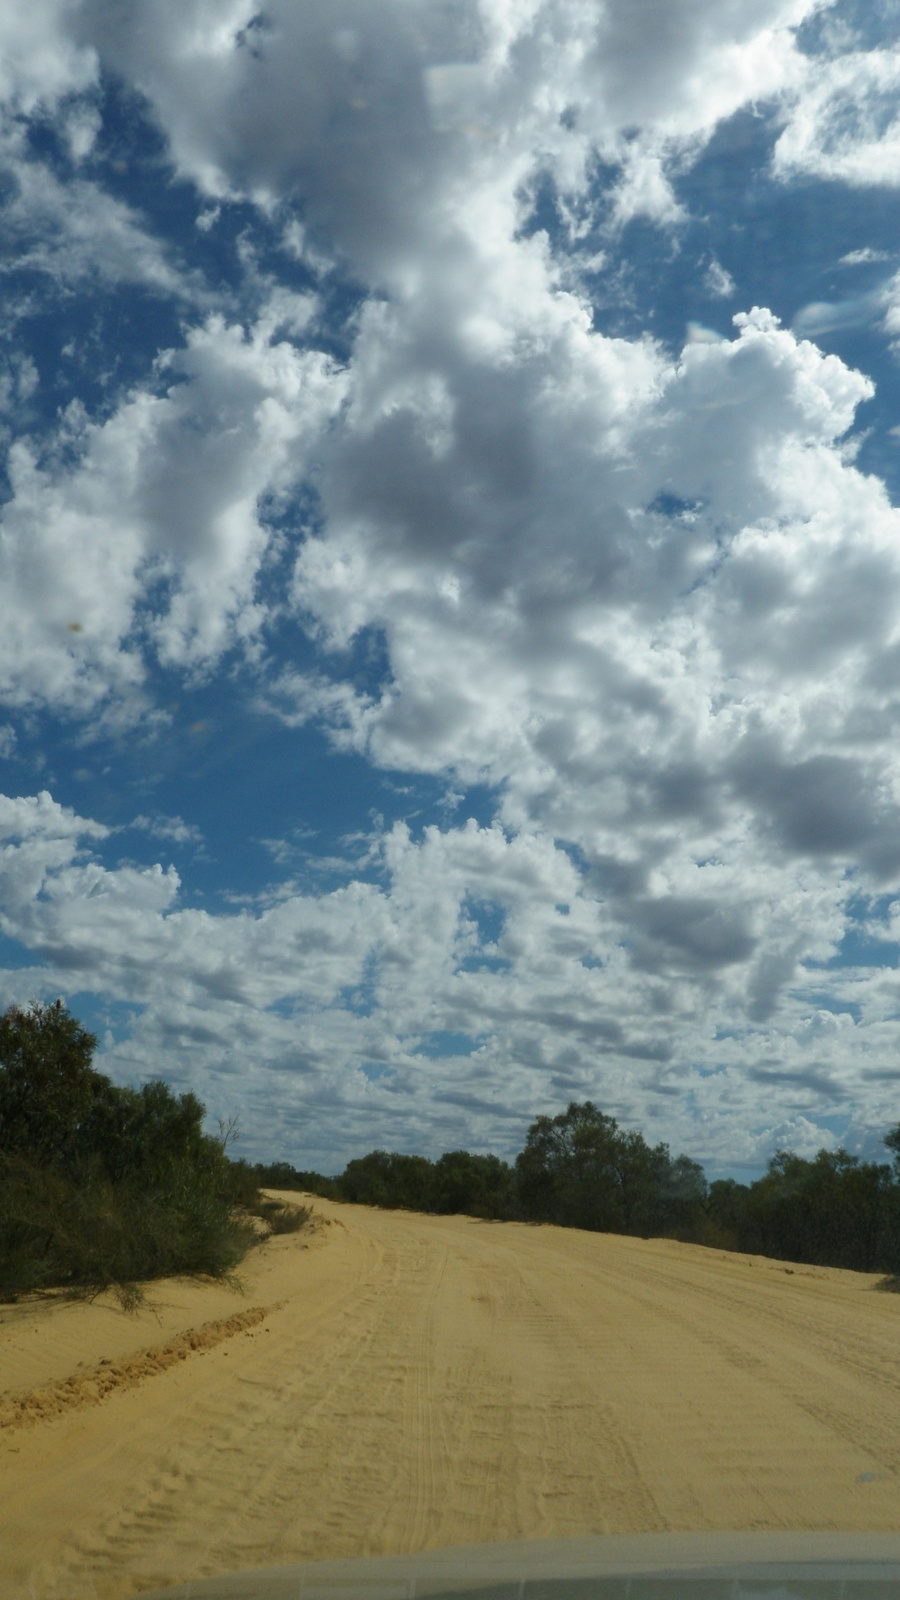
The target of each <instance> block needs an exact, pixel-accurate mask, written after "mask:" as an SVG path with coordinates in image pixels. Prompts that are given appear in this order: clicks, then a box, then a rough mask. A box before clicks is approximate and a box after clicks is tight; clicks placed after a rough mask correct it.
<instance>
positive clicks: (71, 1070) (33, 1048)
mask: <svg viewBox="0 0 900 1600" xmlns="http://www.w3.org/2000/svg"><path fill="white" fill-rule="evenodd" d="M96 1047H97V1040H96V1039H95V1037H94V1035H93V1034H92V1033H88V1032H87V1031H86V1029H84V1028H82V1027H81V1024H80V1023H78V1022H76V1020H75V1018H74V1017H72V1016H70V1015H69V1013H68V1011H67V1010H66V1008H65V1007H64V1006H63V1005H62V1003H61V1001H59V1000H58V1001H57V1002H56V1004H55V1005H52V1006H43V1005H32V1006H30V1007H29V1008H28V1009H27V1010H22V1009H21V1008H20V1007H19V1006H10V1008H9V1010H8V1011H6V1012H4V1014H3V1015H2V1016H0V1069H2V1070H0V1152H2V1153H4V1154H7V1155H9V1154H13V1153H15V1152H22V1153H27V1154H28V1155H30V1156H33V1157H34V1158H35V1159H36V1160H44V1161H48V1160H49V1161H56V1160H59V1159H60V1158H61V1157H62V1156H63V1155H64V1154H65V1153H66V1151H67V1150H68V1149H69V1148H70V1146H71V1142H72V1139H73V1136H74V1135H75V1134H76V1133H77V1131H78V1129H79V1127H80V1126H81V1125H82V1123H83V1122H84V1120H85V1118H86V1117H87V1116H88V1114H89V1112H90V1110H91V1107H92V1106H93V1104H94V1102H95V1100H96V1099H97V1096H98V1095H99V1094H100V1093H101V1092H102V1086H103V1084H104V1083H105V1081H106V1080H105V1079H104V1078H102V1077H101V1075H100V1073H99V1072H95V1071H94V1069H93V1067H92V1066H91V1059H92V1057H93V1054H94V1051H95V1049H96Z"/></svg>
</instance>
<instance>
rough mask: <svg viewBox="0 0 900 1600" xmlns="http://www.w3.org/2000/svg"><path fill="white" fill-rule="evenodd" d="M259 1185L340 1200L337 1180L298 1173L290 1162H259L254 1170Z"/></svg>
mask: <svg viewBox="0 0 900 1600" xmlns="http://www.w3.org/2000/svg"><path fill="white" fill-rule="evenodd" d="M252 1171H253V1174H254V1177H255V1179H256V1182H257V1184H260V1185H262V1186H263V1187H265V1188H266V1189H301V1190H302V1191H303V1193H304V1194H318V1195H322V1197H323V1198H324V1199H326V1200H339V1199H340V1198H341V1196H340V1194H339V1192H338V1180H337V1178H323V1176H322V1174H321V1173H320V1172H298V1171H297V1168H296V1167H292V1166H291V1164H290V1162H289V1161H270V1162H268V1163H265V1162H262V1161H259V1162H257V1164H256V1166H255V1167H253V1168H252Z"/></svg>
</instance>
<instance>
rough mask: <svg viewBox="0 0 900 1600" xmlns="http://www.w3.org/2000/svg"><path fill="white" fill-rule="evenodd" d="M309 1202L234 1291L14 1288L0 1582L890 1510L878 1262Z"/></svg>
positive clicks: (8, 1596) (897, 1506) (44, 1592)
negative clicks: (304, 1214)
mask: <svg viewBox="0 0 900 1600" xmlns="http://www.w3.org/2000/svg"><path fill="white" fill-rule="evenodd" d="M291 1198H296V1197H291ZM313 1204H314V1208H315V1213H316V1216H317V1218H318V1224H319V1225H318V1228H317V1231H316V1232H315V1233H313V1234H311V1235H310V1234H294V1235H286V1236H283V1237H281V1238H278V1239H273V1240H271V1241H270V1242H269V1243H268V1244H266V1245H265V1246H264V1247H263V1248H262V1249H260V1250H258V1251H256V1252H255V1253H254V1254H253V1256H252V1257H251V1258H249V1259H248V1261H247V1262H246V1263H245V1265H244V1267H243V1269H242V1274H243V1292H239V1291H238V1290H236V1289H229V1288H227V1287H223V1286H221V1285H215V1286H207V1285H203V1284H197V1283H192V1282H186V1281H182V1280H170V1281H166V1282H164V1283H161V1284H156V1285H154V1286H152V1288H151V1291H150V1301H149V1304H148V1305H147V1306H146V1307H145V1308H144V1309H142V1310H141V1311H140V1312H139V1313H138V1314H136V1315H131V1316H129V1315H126V1314H125V1313H124V1312H122V1311H121V1310H120V1309H119V1308H118V1307H117V1305H116V1304H115V1302H114V1301H113V1300H111V1299H107V1298H104V1299H103V1300H101V1301H96V1302H94V1303H93V1304H83V1303H82V1304H71V1303H65V1302H63V1301H53V1302H52V1303H48V1302H46V1301H43V1302H32V1303H28V1304H20V1305H17V1306H7V1307H0V1596H2V1597H3V1600H19V1597H21V1600H25V1597H26V1596H27V1597H28V1600H120V1597H124V1596H127V1595H132V1594H135V1593H139V1592H140V1591H141V1590H142V1589H144V1590H146V1589H153V1588H161V1587H164V1586H165V1585H168V1584H175V1583H178V1582H184V1581H185V1580H188V1579H193V1578H200V1577H206V1576H211V1575H213V1574H216V1573H221V1572H228V1571H232V1570H234V1569H238V1568H244V1567H253V1566H261V1565H265V1564H268V1563H273V1564H284V1563H289V1562H294V1561H298V1562H299V1561H309V1560H319V1559H326V1558H332V1557H355V1556H376V1555H394V1554H396V1555H401V1554H405V1553H407V1552H415V1551H422V1550H430V1549H438V1548H440V1547H442V1546H445V1545H453V1544H465V1543H474V1542H477V1541H489V1540H491V1541H492V1540H505V1539H522V1538H529V1539H531V1538H550V1537H560V1536H573V1535H583V1534H594V1533H637V1532H648V1531H653V1530H666V1529H668V1530H716V1529H742V1530H743V1529H844V1530H851V1529H861V1530H873V1531H874V1530H900V1295H896V1294H889V1293H883V1292H879V1290H878V1288H877V1287H876V1285H877V1282H878V1280H877V1279H876V1278H873V1277H869V1276H867V1275H865V1274H861V1273H851V1272H841V1271H836V1270H830V1269H824V1268H815V1267H804V1266H796V1267H794V1268H790V1267H788V1266H786V1265H785V1264H784V1263H780V1262H773V1261H766V1260H763V1259H760V1258H758V1257H754V1258H748V1257H746V1256H733V1255H725V1254H723V1253H721V1252H719V1251H716V1250H706V1249H701V1248H699V1247H697V1246H692V1245H680V1244H677V1243H674V1242H671V1241H666V1240H651V1241H644V1240H640V1239H622V1238H616V1237H614V1236H610V1235H604V1234H588V1233H579V1232H576V1231H574V1230H563V1229H559V1228H551V1227H527V1226H524V1225H520V1224H513V1223H483V1222H478V1221H474V1220H471V1219H468V1218H463V1217H424V1216H419V1215H415V1214H413V1213H405V1212H392V1211H375V1210H369V1209H367V1208H364V1207H358V1206H342V1205H332V1204H329V1203H327V1202H325V1201H318V1200H317V1201H315V1202H313Z"/></svg>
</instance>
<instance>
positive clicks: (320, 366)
mask: <svg viewBox="0 0 900 1600" xmlns="http://www.w3.org/2000/svg"><path fill="white" fill-rule="evenodd" d="M284 314H285V313H284V310H283V308H282V307H280V305H279V306H277V307H276V310H275V313H274V314H273V315H272V316H269V317H268V320H267V314H266V312H265V311H264V312H263V314H262V318H261V322H260V324H259V326H258V327H257V328H256V329H254V330H251V332H250V333H249V334H245V333H244V332H243V331H242V330H241V329H240V328H237V327H233V326H228V325H227V324H225V323H224V322H223V321H222V320H221V319H219V318H211V319H209V320H208V321H207V322H206V323H205V324H204V325H203V326H201V327H199V328H195V329H194V330H192V331H191V332H190V334H189V335H188V343H187V348H186V349H185V350H183V351H180V352H174V353H170V354H169V356H168V357H167V358H166V359H165V360H164V361H161V362H160V374H159V376H160V387H161V388H162V392H161V393H152V392H149V391H147V390H138V391H137V392H135V393H134V394H132V395H131V396H129V397H128V398H126V399H125V400H124V401H123V403H122V404H121V405H120V407H119V408H118V410H117V411H115V412H114V413H113V415H112V416H111V417H110V418H109V420H108V421H106V422H103V423H92V422H90V421H89V420H88V419H87V418H86V417H85V416H84V415H83V412H81V411H79V409H78V408H77V407H75V408H70V411H69V412H68V413H67V415H66V416H65V417H64V418H63V420H62V425H61V428H60V430H59V432H58V434H57V437H56V439H55V441H53V443H54V445H55V448H56V452H57V459H56V461H54V454H53V451H50V452H48V451H47V447H46V444H45V445H44V449H43V452H42V455H41V456H40V457H38V455H37V453H36V450H35V448H34V446H33V445H31V444H30V442H29V441H27V440H24V439H20V440H18V441H16V443H15V444H14V445H13V446H12V448H11V451H10V457H9V474H10V479H11V483H12V489H13V494H12V498H11V499H10V500H9V501H7V503H6V505H5V506H4V507H3V510H2V517H0V522H2V527H3V532H4V540H3V545H2V550H0V573H2V581H0V615H2V619H3V621H2V644H0V684H2V690H3V694H4V696H5V697H6V699H7V700H8V702H9V703H11V704H18V705H20V706H22V705H29V704H35V703H40V702H42V701H52V702H53V703H54V704H55V705H57V706H58V707H63V706H66V707H68V708H69V709H71V710H73V711H75V712H84V711H86V710H89V709H91V708H92V707H94V706H96V705H97V704H98V703H99V702H102V700H103V699H104V698H105V697H106V696H108V695H109V694H110V693H114V694H116V695H118V696H122V697H124V698H125V699H126V700H128V699H130V698H132V697H134V696H135V694H136V693H138V691H139V686H140V683H141V679H142V675H143V665H142V660H143V656H142V652H143V650H144V649H145V648H150V649H152V650H154V651H155V652H157V653H158V655H159V656H160V657H161V658H162V659H163V660H165V661H166V662H169V663H172V664H177V665H179V666H182V667H184V666H188V667H190V666H192V665H195V664H202V663H206V662H210V661H214V660H215V659H216V658H217V657H218V656H219V655H221V653H222V652H223V651H225V650H226V649H228V648H229V647H230V646H232V645H233V644H235V643H242V644H244V645H246V646H249V645H251V644H252V641H253V638H254V635H255V633H256V630H257V628H258V626H259V622H260V620H261V617H262V613H261V611H260V610H259V607H258V605H257V603H256V600H255V596H254V586H255V582H256V578H257V574H258V571H259V567H260V564H261V562H262V560H263V558H264V556H265V553H266V551H267V548H268V546H269V543H270V539H271V534H270V531H269V530H268V528H267V526H266V525H265V523H264V522H263V521H262V520H261V512H260V508H259V501H260V497H261V496H263V495H266V496H268V497H270V498H271V497H274V496H276V495H277V494H278V493H279V491H282V492H283V490H284V489H285V488H286V487H287V485H288V484H290V483H292V482H293V481H294V480H295V477H297V476H299V475H300V474H301V473H302V469H303V461H304V450H305V449H306V448H308V446H309V443H310V442H311V441H313V440H315V439H316V438H317V437H318V434H319V430H320V429H321V427H322V426H323V423H324V422H325V420H326V419H327V417H328V416H329V415H330V414H331V413H332V412H333V411H334V409H335V408H336V407H337V406H338V405H339V403H340V396H341V389H342V386H341V379H340V376H339V374H338V373H337V372H336V371H335V370H334V369H333V367H332V365H331V363H330V362H329V361H328V360H327V359H326V358H324V357H322V356H321V355H319V354H318V353H316V352H315V351H312V352H309V351H306V352H303V351H298V350H297V349H296V348H295V347H294V345H293V344H290V343H287V342H286V341H284V340H283V339H282V340H279V339H278V337H277V329H276V324H279V325H280V323H281V322H282V320H283V317H284ZM270 335H271V336H272V337H270ZM167 383H169V384H170V387H163V385H165V384H167ZM73 455H74V456H75V458H76V464H75V465H74V466H72V465H71V464H70V463H71V458H72V456H73ZM137 703H140V702H139V700H138V702H137Z"/></svg>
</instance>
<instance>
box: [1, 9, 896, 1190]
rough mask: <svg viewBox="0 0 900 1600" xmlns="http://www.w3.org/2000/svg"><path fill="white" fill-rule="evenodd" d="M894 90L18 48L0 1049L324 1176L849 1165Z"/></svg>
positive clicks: (871, 1099) (891, 299) (418, 24)
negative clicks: (466, 1165) (619, 1154)
mask: <svg viewBox="0 0 900 1600" xmlns="http://www.w3.org/2000/svg"><path fill="white" fill-rule="evenodd" d="M648 16H649V17H650V18H651V20H653V26H652V27H648V26H646V21H647V18H648ZM898 33H900V27H898V19H897V17H896V15H894V14H892V12H891V10H890V8H888V7H887V6H885V7H880V6H874V7H873V6H863V5H862V4H861V3H860V0H835V3H833V4H830V3H827V0H752V3H751V0H736V3H735V4H733V5H730V6H728V7H726V8H723V7H722V6H720V5H718V4H717V3H716V0H671V3H670V4H668V5H667V6H665V7H663V8H660V7H659V6H657V5H656V4H650V0H645V3H644V5H643V6H635V5H634V4H633V0H603V3H598V4H597V5H596V6H595V7H592V8H590V7H589V8H585V7H582V6H580V5H578V4H576V3H575V0H451V3H450V4H445V3H444V0H415V3H413V0H385V3H384V4H383V5H382V6H380V7H378V8H372V7H369V6H366V5H364V4H362V0H332V3H331V4H330V6H329V8H328V14H327V17H326V16H325V15H323V12H322V8H321V7H317V6H313V5H311V4H309V3H308V0H272V3H271V4H267V5H266V6H265V8H264V9H262V10H260V9H259V8H258V7H257V6H256V5H255V4H249V3H245V0H227V4H225V5H223V4H222V0H189V3H187V4H185V3H183V0H180V3H179V4H178V5H176V4H175V3H174V0H153V3H152V7H151V0H132V3H131V4H130V5H129V7H128V8H125V9H123V8H120V7H116V6H114V5H112V4H111V3H109V0H71V3H69V0H35V3H34V4H32V5H31V6H29V7H28V8H27V12H22V11H18V12H14V10H13V9H12V8H10V9H9V10H8V12H7V14H6V15H5V16H3V17H2V18H0V100H2V106H3V117H2V122H0V158H2V163H3V171H4V188H3V200H2V206H0V221H2V226H3V229H4V230H5V237H4V266H3V271H4V276H5V287H6V298H5V304H4V317H5V327H6V335H7V338H6V354H5V356H4V364H3V367H2V370H0V394H2V400H3V417H4V443H5V466H4V479H3V484H2V491H3V493H2V504H0V624H2V625H0V677H2V691H0V692H2V698H3V707H2V711H0V846H2V852H0V1006H6V1005H9V1004H12V1003H27V1002H28V1001H29V1000H31V999H32V998H41V999H52V998H54V997H55V996H56V995H62V996H65V997H66V1001H67V1004H68V1005H69V1007H70V1008H71V1010H72V1012H73V1013H74V1014H75V1015H77V1016H78V1017H79V1019H80V1020H81V1021H83V1023H84V1024H85V1026H87V1027H89V1028H90V1029H92V1031H94V1032H96V1033H97V1035H98V1038H99V1041H100V1050H99V1053H98V1057H97V1065H98V1067H100V1068H101V1070H103V1071H104V1072H107V1073H108V1074H109V1075H110V1076H111V1077H112V1078H113V1079H114V1080H115V1081H116V1082H119V1083H123V1084H136V1083H138V1082H140V1081H143V1080H145V1079H147V1078H149V1077H156V1076H160V1077H162V1078H163V1079H164V1080H165V1081H166V1082H167V1083H169V1084H170V1085H171V1086H172V1087H173V1088H174V1089H177V1090H178V1091H179V1092H181V1091H185V1090H188V1089H191V1090H193V1091H195V1092H196V1093H197V1094H198V1095H199V1097H200V1098H201V1099H202V1100H203V1101H204V1103H205V1104H206V1106H207V1109H208V1115H209V1119H210V1124H211V1125H214V1124H215V1121H216V1119H217V1118H218V1117H223V1118H226V1119H227V1118H228V1117H231V1116H240V1118H241V1123H242V1129H243V1139H242V1142H241V1145H240V1146H239V1153H240V1154H241V1155H246V1157H247V1159H249V1160H264V1159H265V1155H264V1152H265V1151H266V1150H268V1149H274V1148H277V1149H278V1150H279V1151H283V1152H284V1154H283V1157H282V1156H279V1157H278V1159H285V1160H287V1161H289V1162H290V1163H291V1164H292V1165H293V1166H295V1167H297V1168H299V1169H301V1170H302V1169H307V1170H311V1171H318V1172H320V1173H323V1174H324V1173H325V1172H326V1171H330V1170H332V1168H333V1169H334V1170H337V1169H343V1167H344V1166H345V1165H346V1164H347V1162H348V1161H349V1160H351V1159H353V1158H354V1157H356V1156H359V1155H363V1154H365V1153H367V1152H368V1151H369V1150H371V1149H374V1148H385V1149H398V1150H403V1151H407V1150H409V1151H410V1152H411V1151H412V1150H413V1149H415V1151H416V1152H417V1153H422V1154H426V1155H428V1156H429V1157H430V1158H431V1159H434V1158H435V1157H436V1156H437V1155H438V1154H440V1153H441V1152H442V1151H445V1150H450V1149H454V1148H464V1149H470V1150H473V1151H492V1152H494V1153H496V1154H498V1155H501V1156H502V1157H503V1158H504V1159H507V1160H509V1159H510V1158H511V1154H512V1153H513V1152H514V1151H515V1149H517V1148H520V1147H521V1142H522V1141H523V1140H524V1135H525V1130H526V1128H527V1125H528V1123H529V1121H531V1120H532V1119H533V1118H534V1117H536V1116H538V1115H540V1114H543V1113H547V1114H550V1115H554V1114H556V1113H557V1112H558V1111H560V1110H563V1109H564V1108H565V1106H566V1105H567V1104H568V1103H569V1101H571V1100H585V1099H590V1100H592V1101H594V1102H595V1103H596V1104H597V1105H598V1106H599V1107H600V1108H601V1109H602V1110H603V1111H605V1112H606V1113H607V1114H609V1115H611V1116H613V1117H615V1119H616V1121H617V1122H618V1123H619V1125H620V1126H621V1127H623V1128H639V1129H640V1130H641V1131H642V1133H643V1134H644V1137H645V1138H646V1139H647V1141H648V1143H650V1144H656V1143H658V1142H660V1141H662V1142H665V1143H667V1144H668V1145H669V1147H670V1149H671V1151H672V1153H673V1154H680V1153H682V1152H684V1153H685V1154H687V1155H690V1156H692V1158H693V1159H696V1160H698V1161H700V1163H701V1165H703V1167H704V1170H705V1171H707V1174H709V1172H710V1171H713V1172H715V1173H716V1174H717V1175H719V1176H738V1175H739V1174H740V1173H749V1172H752V1173H754V1174H756V1175H760V1174H761V1173H762V1172H763V1171H764V1170H765V1167H766V1164H767V1162H768V1160H769V1159H770V1157H771V1155H772V1154H773V1153H774V1151H775V1150H776V1149H777V1148H788V1149H792V1150H794V1151H795V1152H796V1153H797V1154H798V1155H801V1156H807V1157H808V1156H812V1155H815V1153H816V1151H817V1150H818V1149H820V1148H829V1149H834V1148H836V1147H837V1146H839V1145H844V1146H845V1147H846V1148H847V1149H849V1150H850V1151H851V1153H853V1154H856V1155H859V1156H860V1157H861V1158H862V1159H864V1160H875V1161H879V1162H880V1161H884V1160H885V1155H884V1152H883V1146H882V1144H881V1139H882V1137H883V1134H884V1133H885V1132H887V1130H888V1129H889V1128H890V1127H891V1126H892V1125H893V1124H895V1123H896V1121H897V1117H898V1115H900V1112H898V1109H897V1093H898V1084H900V1048H898V1047H900V986H898V963H900V754H898V749H900V742H898V738H897V734H898V731H900V512H898V499H900V407H898V401H900V363H898V342H897V341H898V338H900V240H898V235H897V198H898V196H897V191H898V186H900V100H898V90H900V49H898ZM523 1107H524V1108H527V1109H523ZM245 1145H246V1149H245ZM699 1150H703V1151H704V1152H705V1154H704V1155H702V1156H701V1155H699V1154H697V1155H695V1154H694V1152H695V1151H699ZM739 1181H742V1182H743V1181H752V1179H749V1178H739Z"/></svg>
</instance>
